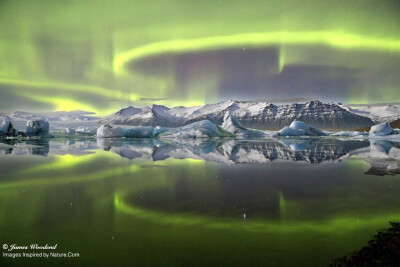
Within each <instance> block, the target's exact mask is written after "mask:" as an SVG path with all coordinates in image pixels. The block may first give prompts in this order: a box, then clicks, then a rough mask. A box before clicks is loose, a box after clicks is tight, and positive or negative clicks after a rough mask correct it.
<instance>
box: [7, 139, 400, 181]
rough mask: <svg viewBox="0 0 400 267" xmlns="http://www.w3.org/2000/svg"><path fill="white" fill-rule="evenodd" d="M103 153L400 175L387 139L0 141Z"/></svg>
mask: <svg viewBox="0 0 400 267" xmlns="http://www.w3.org/2000/svg"><path fill="white" fill-rule="evenodd" d="M99 148H100V149H103V150H105V151H109V152H112V153H115V154H118V155H120V156H121V157H123V158H127V159H130V160H133V159H146V160H151V161H162V160H166V159H168V158H172V159H194V160H203V161H210V162H217V163H220V164H227V165H235V164H255V163H270V162H274V161H300V162H307V163H311V164H320V163H323V162H335V161H341V160H346V159H348V158H350V157H352V156H353V157H357V158H361V159H363V160H365V161H366V162H367V163H369V164H370V165H371V168H370V169H369V170H368V171H367V172H366V174H370V175H379V176H382V175H396V174H399V173H400V143H398V142H393V141H385V140H354V139H347V140H346V139H329V138H327V139H318V138H315V139H314V138H310V139H287V138H283V139H277V140H273V139H271V140H240V141H238V140H224V139H214V140H212V139H211V140H210V139H208V140H202V139H186V140H180V141H178V140H177V141H171V142H166V141H163V140H157V139H143V140H129V139H97V140H84V141H82V140H81V141H79V140H62V141H60V140H57V141H56V140H51V141H49V140H46V139H41V140H28V141H24V142H22V141H18V140H6V141H1V142H0V153H1V154H13V155H27V154H31V155H40V156H47V155H48V154H49V153H50V154H55V155H65V154H70V155H85V154H88V153H93V151H94V150H96V149H99Z"/></svg>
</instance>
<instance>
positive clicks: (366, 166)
mask: <svg viewBox="0 0 400 267" xmlns="http://www.w3.org/2000/svg"><path fill="white" fill-rule="evenodd" d="M399 147H400V146H399V143H395V142H389V141H374V142H372V141H371V142H370V141H365V140H364V141H359V140H337V139H296V140H291V139H282V140H267V141H240V142H238V141H233V140H224V141H221V140H216V141H199V140H187V141H181V142H180V143H176V142H163V141H156V140H146V141H134V140H131V141H127V140H98V141H96V140H94V141H91V140H90V141H73V140H69V141H65V140H64V141H45V140H42V141H31V142H22V143H21V142H8V143H7V142H3V143H1V144H0V154H1V155H0V171H1V178H0V205H1V209H0V212H1V214H0V232H1V238H0V239H1V240H0V241H1V243H2V244H18V245H21V246H23V245H30V244H39V245H45V244H49V245H54V244H57V249H56V251H57V252H60V253H62V252H66V253H68V252H75V253H79V254H80V256H79V257H76V258H50V259H43V258H40V259H26V258H23V259H12V258H4V257H2V258H1V261H2V262H5V263H6V264H15V265H18V264H21V263H25V264H30V265H35V266H37V265H38V264H39V263H40V264H42V265H43V264H46V263H47V264H48V265H52V264H55V263H56V264H61V263H73V264H80V265H88V264H89V263H90V264H91V265H93V264H96V265H110V264H127V263H131V264H137V265H143V264H145V265H157V266H158V265H173V266H175V265H189V266H193V265H207V266H209V265H217V264H218V265H221V264H226V265H227V264H230V265H244V266H252V265H276V266H282V265H283V266H299V265H304V266H324V265H327V264H329V263H330V262H331V261H332V259H334V258H336V257H339V256H343V255H346V254H348V253H350V252H352V251H353V250H357V249H359V248H360V247H361V246H364V245H365V244H366V243H367V241H368V240H369V239H370V237H371V235H373V234H374V233H375V232H376V231H378V230H381V229H383V228H387V227H388V226H389V225H388V222H389V221H399V220H400V197H399V196H400V175H398V174H399V173H400V148H399ZM4 251H5V250H4V249H3V252H4ZM16 252H19V253H21V252H22V251H21V250H20V251H16ZM27 252H33V251H31V250H27Z"/></svg>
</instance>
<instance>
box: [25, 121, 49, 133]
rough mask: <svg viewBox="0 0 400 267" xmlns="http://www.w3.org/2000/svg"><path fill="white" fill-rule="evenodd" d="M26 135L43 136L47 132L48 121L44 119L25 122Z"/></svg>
mask: <svg viewBox="0 0 400 267" xmlns="http://www.w3.org/2000/svg"><path fill="white" fill-rule="evenodd" d="M25 133H26V136H44V135H47V134H48V133H49V122H48V121H46V120H34V121H27V122H26V131H25Z"/></svg>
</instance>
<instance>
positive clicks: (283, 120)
mask: <svg viewBox="0 0 400 267" xmlns="http://www.w3.org/2000/svg"><path fill="white" fill-rule="evenodd" d="M227 112H229V113H230V114H232V115H233V116H235V117H236V118H237V120H238V121H239V122H240V124H241V125H242V126H243V127H248V128H255V129H263V130H265V129H266V130H276V129H280V128H282V127H284V126H287V125H289V124H290V123H291V122H292V121H293V120H300V121H303V122H305V123H307V124H309V125H312V126H314V127H317V128H321V129H355V128H359V127H363V126H371V125H373V124H374V121H373V120H372V119H371V118H370V117H367V116H362V115H359V114H357V113H356V112H352V110H350V108H345V107H344V106H343V105H342V104H340V103H322V102H320V101H318V100H313V101H309V102H307V103H304V104H298V103H295V104H290V105H274V104H271V103H267V102H254V101H232V100H229V101H224V102H219V103H216V104H206V105H202V106H195V107H182V106H179V107H173V108H167V107H165V106H160V105H152V106H150V107H145V108H142V109H138V108H134V107H127V108H125V109H122V110H120V111H118V112H115V113H113V114H110V115H108V116H106V117H104V118H102V119H101V120H100V121H99V122H100V123H109V124H120V125H131V126H135V125H143V126H153V127H154V126H163V127H178V126H183V125H187V124H189V123H193V122H196V121H201V120H206V119H207V120H210V121H211V122H213V123H215V124H217V125H221V124H222V123H223V118H224V115H225V114H226V113H227Z"/></svg>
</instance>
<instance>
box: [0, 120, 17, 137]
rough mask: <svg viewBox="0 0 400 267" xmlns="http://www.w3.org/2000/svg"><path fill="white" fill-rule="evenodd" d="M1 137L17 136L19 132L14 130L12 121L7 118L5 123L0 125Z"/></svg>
mask: <svg viewBox="0 0 400 267" xmlns="http://www.w3.org/2000/svg"><path fill="white" fill-rule="evenodd" d="M0 135H5V136H16V135H17V130H15V129H14V126H13V124H12V122H11V119H10V118H9V117H7V116H5V117H3V121H2V122H1V124H0Z"/></svg>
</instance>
